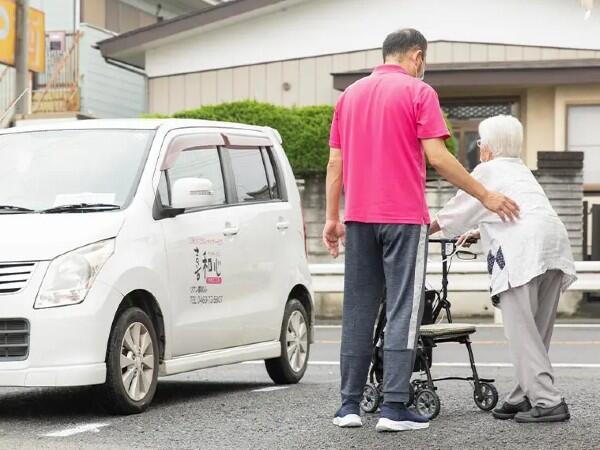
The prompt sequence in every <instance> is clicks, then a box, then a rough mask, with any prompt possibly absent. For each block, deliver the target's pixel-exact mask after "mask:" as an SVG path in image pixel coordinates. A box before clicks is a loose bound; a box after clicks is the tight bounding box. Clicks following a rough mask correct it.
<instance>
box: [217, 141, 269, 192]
mask: <svg viewBox="0 0 600 450" xmlns="http://www.w3.org/2000/svg"><path fill="white" fill-rule="evenodd" d="M227 150H228V152H229V157H230V159H231V169H232V171H233V176H234V177H235V186H236V189H237V194H238V201H239V202H240V203H249V202H261V201H268V200H271V190H270V186H269V181H268V179H267V172H266V168H265V163H264V160H263V156H262V151H261V149H260V148H236V149H227Z"/></svg>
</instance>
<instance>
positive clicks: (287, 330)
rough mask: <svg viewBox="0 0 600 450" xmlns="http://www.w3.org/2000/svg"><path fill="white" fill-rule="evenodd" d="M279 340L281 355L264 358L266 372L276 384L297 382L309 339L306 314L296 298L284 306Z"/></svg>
mask: <svg viewBox="0 0 600 450" xmlns="http://www.w3.org/2000/svg"><path fill="white" fill-rule="evenodd" d="M279 341H280V343H281V356H280V357H279V358H273V359H267V360H265V366H266V368H267V372H268V373H269V376H270V377H271V379H272V380H273V381H274V382H275V383H277V384H294V383H298V382H299V381H300V380H301V379H302V377H303V376H304V372H306V366H307V365H308V356H309V354H310V341H309V319H308V314H307V312H306V309H305V308H304V306H303V305H302V303H300V301H298V300H296V299H290V300H288V303H287V305H286V306H285V312H284V314H283V323H282V326H281V334H280V337H279Z"/></svg>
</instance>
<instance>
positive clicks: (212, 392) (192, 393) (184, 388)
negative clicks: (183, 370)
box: [152, 380, 272, 408]
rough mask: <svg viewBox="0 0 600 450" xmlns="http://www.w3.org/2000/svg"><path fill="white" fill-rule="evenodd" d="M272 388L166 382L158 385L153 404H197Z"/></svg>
mask: <svg viewBox="0 0 600 450" xmlns="http://www.w3.org/2000/svg"><path fill="white" fill-rule="evenodd" d="M266 386H272V384H270V383H260V382H259V383H240V382H233V381H227V382H224V381H221V382H215V381H195V380H190V381H180V380H164V381H160V382H159V383H158V389H157V390H156V396H155V397H154V401H153V402H152V406H153V407H154V408H156V407H160V406H171V405H174V404H178V403H188V402H197V401H198V400H204V399H213V400H214V398H215V397H219V396H222V395H226V394H233V393H236V392H241V391H249V390H251V389H260V388H262V387H266Z"/></svg>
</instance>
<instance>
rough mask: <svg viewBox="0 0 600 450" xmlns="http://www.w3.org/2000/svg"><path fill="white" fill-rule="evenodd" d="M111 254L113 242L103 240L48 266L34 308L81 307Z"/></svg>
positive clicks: (77, 250) (56, 260)
mask: <svg viewBox="0 0 600 450" xmlns="http://www.w3.org/2000/svg"><path fill="white" fill-rule="evenodd" d="M114 251H115V240H114V239H107V240H105V241H100V242H96V243H94V244H90V245H86V246H85V247H81V248H78V249H76V250H73V251H71V252H69V253H65V254H64V255H61V256H58V257H57V258H55V259H54V260H52V262H51V263H50V266H49V267H48V271H47V272H46V276H45V277H44V281H43V283H42V287H41V288H40V292H39V293H38V296H37V298H36V300H35V304H34V308H52V307H54V306H65V305H74V304H77V303H81V302H82V301H83V300H85V297H86V295H87V293H88V291H89V290H90V288H91V287H92V285H93V284H94V280H95V279H96V276H97V275H98V272H100V269H102V266H104V263H106V261H107V260H108V258H110V257H111V255H112V254H113V253H114Z"/></svg>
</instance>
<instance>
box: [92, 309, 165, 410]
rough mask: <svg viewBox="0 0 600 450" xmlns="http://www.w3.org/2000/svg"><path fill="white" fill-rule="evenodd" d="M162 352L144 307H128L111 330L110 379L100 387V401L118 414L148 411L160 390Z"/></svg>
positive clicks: (109, 342) (108, 376)
mask: <svg viewBox="0 0 600 450" xmlns="http://www.w3.org/2000/svg"><path fill="white" fill-rule="evenodd" d="M148 339H149V340H150V342H148ZM158 355H159V349H158V339H157V336H156V331H155V329H154V324H153V323H152V320H151V319H150V318H149V317H148V315H147V314H146V313H145V312H144V311H143V310H141V309H140V308H137V307H131V308H128V309H126V310H124V311H123V312H122V313H121V314H120V315H119V316H118V318H117V320H116V321H115V322H114V324H113V328H112V330H111V333H110V338H109V341H108V349H107V352H106V382H105V383H104V384H103V385H100V386H99V387H98V389H97V398H98V400H99V402H100V404H101V405H102V406H103V407H104V408H105V409H107V410H108V411H109V412H111V413H114V414H123V415H126V414H138V413H141V412H143V411H145V410H146V409H147V408H148V406H150V403H151V402H152V399H153V398H154V394H155V393H156V386H157V380H158V363H159V358H158Z"/></svg>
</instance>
